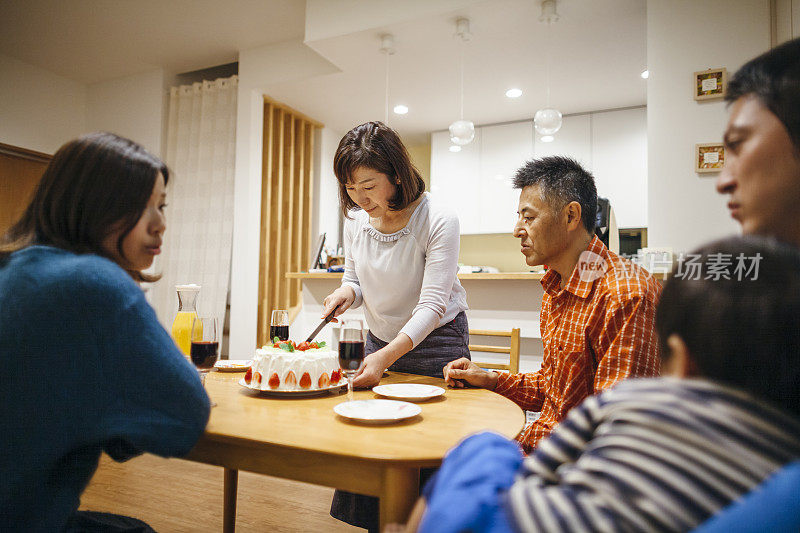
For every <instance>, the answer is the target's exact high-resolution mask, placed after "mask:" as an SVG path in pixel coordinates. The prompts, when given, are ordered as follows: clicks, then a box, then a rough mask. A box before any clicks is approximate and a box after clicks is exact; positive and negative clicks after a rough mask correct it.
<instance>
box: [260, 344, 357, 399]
mask: <svg viewBox="0 0 800 533" xmlns="http://www.w3.org/2000/svg"><path fill="white" fill-rule="evenodd" d="M248 378H249V381H248ZM341 381H342V372H341V370H340V369H339V356H338V354H337V353H336V352H334V351H331V350H329V349H327V348H319V349H315V348H312V349H309V350H305V351H298V350H295V351H294V352H287V351H285V350H282V349H280V348H274V347H273V346H269V345H267V346H264V347H262V348H259V349H257V350H256V354H255V357H254V358H253V364H252V366H251V367H250V370H249V371H248V372H247V374H246V375H245V382H247V383H248V386H249V387H250V388H252V389H258V390H278V391H302V390H320V389H327V388H328V387H331V386H333V385H337V384H339V383H340V382H341Z"/></svg>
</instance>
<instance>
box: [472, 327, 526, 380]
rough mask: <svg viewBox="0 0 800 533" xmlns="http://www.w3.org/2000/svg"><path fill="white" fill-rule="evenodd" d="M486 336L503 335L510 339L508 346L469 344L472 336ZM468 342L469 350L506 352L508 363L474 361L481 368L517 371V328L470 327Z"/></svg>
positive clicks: (512, 372) (514, 372)
mask: <svg viewBox="0 0 800 533" xmlns="http://www.w3.org/2000/svg"><path fill="white" fill-rule="evenodd" d="M473 335H475V336H486V337H503V338H508V339H509V341H510V345H509V346H495V345H486V344H471V342H472V337H473ZM469 337H470V344H469V346H468V348H469V351H470V352H479V353H480V352H483V353H507V354H508V363H507V364H506V363H482V362H480V361H475V363H476V364H477V365H478V366H480V367H481V368H487V369H491V370H505V371H507V372H510V373H511V374H516V373H517V372H519V328H514V329H512V330H511V331H492V330H486V329H471V330H469Z"/></svg>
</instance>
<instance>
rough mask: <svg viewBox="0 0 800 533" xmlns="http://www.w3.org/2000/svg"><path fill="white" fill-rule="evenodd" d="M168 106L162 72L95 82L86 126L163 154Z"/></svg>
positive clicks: (151, 71) (88, 101)
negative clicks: (164, 126) (165, 114)
mask: <svg viewBox="0 0 800 533" xmlns="http://www.w3.org/2000/svg"><path fill="white" fill-rule="evenodd" d="M164 104H165V102H164V72H163V70H161V69H155V70H150V71H147V72H143V73H141V74H135V75H133V76H126V77H124V78H118V79H115V80H109V81H103V82H99V83H93V84H91V85H89V86H88V88H87V113H86V122H87V124H86V126H87V129H88V130H89V131H99V130H102V131H109V132H111V133H116V134H118V135H122V136H123V137H127V138H129V139H131V140H133V141H136V142H138V143H139V144H141V145H143V146H144V147H145V148H147V149H148V150H149V151H150V152H152V153H153V154H156V155H159V154H162V146H161V141H162V135H163V132H162V125H163V115H164V113H165V107H164Z"/></svg>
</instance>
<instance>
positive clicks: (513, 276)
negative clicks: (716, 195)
mask: <svg viewBox="0 0 800 533" xmlns="http://www.w3.org/2000/svg"><path fill="white" fill-rule="evenodd" d="M543 276H544V272H494V273H488V272H481V273H477V274H459V275H458V279H463V280H539V279H542V277H543ZM286 277H287V278H288V279H341V277H342V273H341V272H287V273H286ZM653 277H654V278H656V279H657V280H660V281H663V280H665V279H667V275H666V274H663V273H661V272H657V273H655V274H653Z"/></svg>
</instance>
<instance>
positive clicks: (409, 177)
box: [323, 122, 469, 387]
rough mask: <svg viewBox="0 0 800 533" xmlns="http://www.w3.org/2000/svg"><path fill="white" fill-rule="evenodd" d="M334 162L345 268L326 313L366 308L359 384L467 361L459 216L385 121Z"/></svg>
mask: <svg viewBox="0 0 800 533" xmlns="http://www.w3.org/2000/svg"><path fill="white" fill-rule="evenodd" d="M333 166H334V173H335V174H336V178H337V179H338V180H339V193H340V194H339V196H340V201H341V207H342V212H343V213H344V214H345V217H346V218H345V226H344V248H345V250H344V251H345V270H344V277H343V278H342V285H341V287H339V288H338V289H336V290H335V291H333V293H331V294H330V295H329V296H328V297H327V298H325V300H324V302H323V305H324V310H323V313H324V315H327V314H328V313H329V312H331V311H332V310H333V309H334V308H335V307H337V306H338V307H339V308H338V309H337V310H336V316H338V315H341V314H342V313H343V312H345V311H346V310H347V309H349V308H351V307H352V308H356V307H359V306H361V305H363V306H364V316H365V318H366V322H367V325H368V327H369V335H368V337H367V342H366V353H367V357H366V359H365V360H364V365H363V366H362V368H361V369H360V371H359V374H358V376H357V377H356V379H355V381H354V385H355V386H358V387H371V386H373V385H377V384H378V383H379V382H380V379H381V375H382V374H383V371H384V370H386V369H387V368H388V369H391V370H397V371H400V372H410V373H414V374H424V375H429V376H435V377H442V369H443V368H444V365H446V364H447V363H448V362H450V361H452V360H454V359H456V358H458V357H460V356H464V357H469V350H468V349H467V343H468V327H467V318H466V314H465V313H464V311H465V310H466V309H467V301H466V292H465V291H464V288H463V287H462V286H461V283H460V282H459V281H458V276H457V274H458V250H459V237H460V231H459V224H458V218H457V216H456V215H455V213H453V212H451V211H450V210H447V209H444V208H442V207H441V206H438V205H437V204H436V203H435V202H434V201H433V200H432V199H431V197H430V195H429V194H428V193H426V192H425V182H424V181H422V178H421V177H420V174H419V171H418V170H417V169H416V168H414V165H413V164H412V163H411V160H410V158H409V156H408V152H407V151H406V148H405V146H403V143H402V141H401V140H400V137H399V136H398V135H397V133H396V132H395V131H394V130H392V129H391V128H389V127H387V126H386V125H384V124H383V123H382V122H368V123H366V124H362V125H360V126H357V127H355V128H353V129H352V130H350V132H348V133H347V134H346V135H345V136H344V137H343V138H342V140H341V141H340V142H339V147H338V149H337V150H336V156H335V157H334V160H333Z"/></svg>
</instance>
